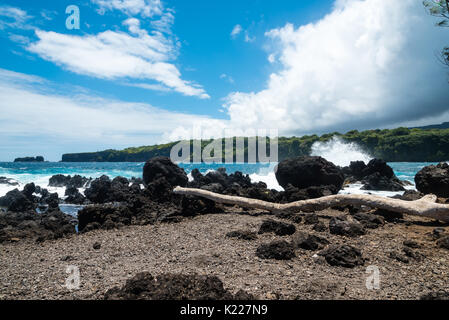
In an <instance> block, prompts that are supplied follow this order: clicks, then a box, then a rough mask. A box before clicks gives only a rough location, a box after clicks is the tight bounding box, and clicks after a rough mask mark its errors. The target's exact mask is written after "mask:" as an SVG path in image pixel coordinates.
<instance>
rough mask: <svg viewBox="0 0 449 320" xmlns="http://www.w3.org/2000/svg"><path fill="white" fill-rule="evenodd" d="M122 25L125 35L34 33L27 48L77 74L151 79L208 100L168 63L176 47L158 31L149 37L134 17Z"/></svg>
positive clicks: (110, 33)
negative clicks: (33, 39) (34, 40)
mask: <svg viewBox="0 0 449 320" xmlns="http://www.w3.org/2000/svg"><path fill="white" fill-rule="evenodd" d="M123 25H124V26H125V27H126V28H127V29H128V32H122V31H111V30H108V31H105V32H102V33H99V34H96V35H84V36H76V35H68V34H61V33H56V32H52V31H42V30H36V36H37V37H38V38H39V40H38V41H36V42H33V43H31V44H30V45H29V46H28V47H27V48H28V50H29V51H31V52H34V53H36V54H38V55H39V56H41V57H42V58H44V59H46V60H49V61H52V62H54V63H56V64H58V65H60V66H63V67H65V68H67V69H68V70H70V71H72V72H74V73H77V74H82V75H88V76H93V77H97V78H102V79H111V80H112V79H120V78H122V79H123V78H128V79H139V80H155V81H157V82H159V83H161V84H162V85H163V86H165V87H168V88H170V89H172V90H174V91H177V92H180V93H182V94H184V95H186V96H197V97H199V98H202V99H207V98H209V95H208V94H207V93H206V92H205V90H204V89H203V88H202V87H201V86H199V85H197V84H195V83H192V82H189V81H186V80H183V79H181V73H180V71H179V70H178V68H177V67H176V66H175V65H174V64H173V63H171V61H172V60H174V59H175V58H176V56H177V52H178V48H179V45H178V43H177V42H176V41H175V40H173V39H172V38H169V37H166V36H165V35H164V34H163V33H162V32H160V31H153V32H152V33H151V34H150V33H149V32H148V31H147V30H144V29H142V28H141V26H140V20H138V19H136V18H128V19H127V20H125V21H124V22H123Z"/></svg>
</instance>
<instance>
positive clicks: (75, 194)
mask: <svg viewBox="0 0 449 320" xmlns="http://www.w3.org/2000/svg"><path fill="white" fill-rule="evenodd" d="M65 195H66V196H67V198H65V200H64V201H65V203H70V204H78V205H80V204H84V203H85V202H86V198H85V197H84V196H83V195H82V194H81V193H80V192H79V191H78V189H77V188H75V187H67V189H66V190H65Z"/></svg>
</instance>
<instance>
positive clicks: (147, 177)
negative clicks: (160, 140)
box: [143, 157, 189, 187]
mask: <svg viewBox="0 0 449 320" xmlns="http://www.w3.org/2000/svg"><path fill="white" fill-rule="evenodd" d="M160 178H165V179H166V180H167V182H168V183H169V184H170V185H171V186H172V187H176V186H181V187H185V186H186V185H187V182H188V181H189V179H188V178H187V175H186V173H185V171H184V169H181V168H180V167H179V166H177V165H176V164H174V163H173V162H172V161H171V160H170V158H167V157H156V158H153V159H151V160H149V161H147V162H146V163H145V166H144V167H143V181H144V182H145V184H149V183H151V182H153V181H155V180H157V179H160Z"/></svg>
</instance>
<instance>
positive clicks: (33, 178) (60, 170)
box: [0, 162, 431, 195]
mask: <svg viewBox="0 0 449 320" xmlns="http://www.w3.org/2000/svg"><path fill="white" fill-rule="evenodd" d="M430 164H431V163H424V162H420V163H413V162H401V163H390V164H389V165H390V166H391V167H392V168H393V170H394V171H395V173H396V175H397V176H398V177H399V178H400V179H402V180H408V181H410V182H412V183H413V182H414V177H415V175H416V173H417V172H418V171H419V170H421V169H422V168H423V167H425V166H427V165H430ZM143 166H144V163H143V162H142V163H135V162H121V163H117V162H114V163H105V162H101V163H100V162H86V163H65V162H64V163H63V162H41V163H12V162H0V177H1V176H3V177H7V178H12V179H14V180H16V181H17V182H19V183H20V185H24V184H26V183H29V182H34V183H36V184H37V185H40V186H42V187H47V185H48V180H49V179H50V177H51V176H53V175H55V174H64V175H75V174H79V175H81V176H85V177H90V178H98V177H100V176H102V175H108V176H109V177H111V178H114V177H117V176H123V177H126V178H132V177H136V178H138V177H142V170H143ZM181 167H183V168H184V169H185V171H186V173H187V174H189V173H190V172H191V171H192V170H193V169H194V168H198V169H199V170H200V171H201V172H203V173H206V172H207V171H209V170H216V169H218V168H220V167H225V168H226V169H227V172H228V173H233V172H235V171H241V172H243V173H245V174H249V175H250V176H251V178H252V179H253V180H254V181H264V182H266V183H267V184H268V185H269V187H272V188H275V189H279V188H278V187H279V186H278V185H277V183H276V179H275V177H274V171H273V170H274V164H271V165H269V164H181ZM8 190H11V187H9V186H5V185H0V195H3V194H5V193H6V192H7V191H8ZM61 192H62V191H61Z"/></svg>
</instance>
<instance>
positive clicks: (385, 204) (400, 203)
mask: <svg viewBox="0 0 449 320" xmlns="http://www.w3.org/2000/svg"><path fill="white" fill-rule="evenodd" d="M173 192H174V193H176V194H181V195H190V196H197V197H202V198H206V199H209V200H212V201H214V202H218V203H224V204H231V205H238V206H241V207H245V208H255V209H262V210H267V211H270V212H275V213H277V212H299V211H309V212H311V211H321V210H324V209H327V208H331V207H336V206H346V205H364V206H367V207H371V208H377V209H384V210H388V211H393V212H399V213H404V214H409V215H414V216H421V217H428V218H434V219H437V220H441V221H444V222H449V205H444V204H438V203H436V200H437V197H436V196H435V195H427V196H425V197H423V198H422V199H419V200H416V201H404V200H398V199H392V198H386V197H380V196H374V195H354V194H353V195H334V196H327V197H322V198H319V199H310V200H303V201H297V202H291V203H286V204H281V203H273V202H266V201H262V200H257V199H250V198H243V197H235V196H227V195H221V194H218V193H213V192H210V191H206V190H201V189H190V188H181V187H176V188H175V189H174V190H173Z"/></svg>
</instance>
